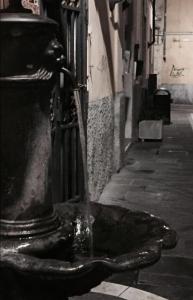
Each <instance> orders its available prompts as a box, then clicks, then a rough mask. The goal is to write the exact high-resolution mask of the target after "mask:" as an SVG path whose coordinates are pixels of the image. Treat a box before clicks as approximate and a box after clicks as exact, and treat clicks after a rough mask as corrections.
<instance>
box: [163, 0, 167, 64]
mask: <svg viewBox="0 0 193 300" xmlns="http://www.w3.org/2000/svg"><path fill="white" fill-rule="evenodd" d="M166 26H167V0H165V1H164V28H163V60H164V61H166Z"/></svg>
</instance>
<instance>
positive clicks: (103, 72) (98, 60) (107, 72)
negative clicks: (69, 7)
mask: <svg viewBox="0 0 193 300" xmlns="http://www.w3.org/2000/svg"><path fill="white" fill-rule="evenodd" d="M100 3H101V4H100ZM108 3H109V1H108V0H103V1H98V0H89V25H88V90H89V101H96V100H99V99H102V98H104V97H107V96H109V95H113V94H115V93H116V92H119V91H122V89H123V84H122V73H123V60H122V45H121V36H120V34H121V33H120V32H121V28H120V27H121V23H122V22H121V18H120V16H121V14H120V9H119V6H118V5H116V6H115V10H114V12H113V13H111V12H110V11H109V4H108Z"/></svg>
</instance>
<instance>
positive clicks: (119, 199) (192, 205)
mask: <svg viewBox="0 0 193 300" xmlns="http://www.w3.org/2000/svg"><path fill="white" fill-rule="evenodd" d="M192 112H193V111H192V110H191V111H188V110H187V109H186V110H182V111H180V109H179V108H178V109H177V110H175V111H173V112H172V125H169V126H164V138H163V141H162V142H154V141H153V142H151V141H150V142H143V143H142V142H139V143H137V144H135V145H133V146H132V147H131V148H130V149H129V151H128V152H127V156H126V159H125V163H126V165H125V167H124V168H123V169H122V170H121V171H120V173H119V174H115V175H113V177H112V179H111V181H110V183H109V184H108V185H107V187H106V188H105V190H104V192H103V194H102V196H101V198H100V202H101V203H104V204H107V205H108V204H110V205H119V206H122V207H126V208H129V209H132V210H144V211H148V212H151V213H153V214H155V215H157V216H160V217H161V218H163V219H164V220H165V221H167V222H168V223H169V224H170V225H171V226H172V227H173V228H174V229H176V231H177V233H178V236H179V242H178V245H177V246H176V248H175V249H172V250H168V251H164V252H163V257H162V259H161V260H160V261H159V262H158V263H157V264H156V265H154V266H152V267H150V268H145V269H144V270H142V271H140V272H139V276H138V281H137V283H135V282H134V281H133V286H136V287H138V288H141V289H144V290H147V291H150V292H155V293H157V294H159V295H160V296H162V297H166V298H168V299H171V300H190V299H191V300H193V264H192V262H193V127H192V123H191V121H190V114H192ZM124 281H126V279H124Z"/></svg>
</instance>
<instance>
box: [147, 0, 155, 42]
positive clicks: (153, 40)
mask: <svg viewBox="0 0 193 300" xmlns="http://www.w3.org/2000/svg"><path fill="white" fill-rule="evenodd" d="M155 5H156V0H153V39H152V41H151V42H149V43H148V47H151V46H152V45H153V44H154V43H155V14H156V11H155Z"/></svg>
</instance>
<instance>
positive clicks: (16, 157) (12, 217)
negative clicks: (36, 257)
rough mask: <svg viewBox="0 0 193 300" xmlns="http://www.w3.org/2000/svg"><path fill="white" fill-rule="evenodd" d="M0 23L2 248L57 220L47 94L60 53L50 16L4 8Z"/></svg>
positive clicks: (48, 227) (53, 226)
mask: <svg viewBox="0 0 193 300" xmlns="http://www.w3.org/2000/svg"><path fill="white" fill-rule="evenodd" d="M0 25H1V30H0V39H1V41H2V44H1V65H0V87H1V94H0V96H1V98H0V106H1V109H0V114H1V115H0V119H1V152H0V160H1V184H0V193H1V199H0V205H1V215H0V236H1V245H0V247H1V250H2V249H3V247H4V240H6V238H16V237H17V238H18V241H20V242H21V238H22V237H29V238H32V237H34V236H40V235H42V234H48V233H50V232H52V231H54V230H56V229H57V227H58V226H59V221H58V218H57V216H56V215H55V212H54V210H53V206H52V193H51V184H50V169H51V155H52V148H51V126H50V97H51V91H52V89H53V87H54V85H55V83H56V79H57V76H56V73H57V71H58V68H59V64H60V62H61V59H60V58H61V57H62V53H61V46H60V44H59V43H58V42H57V39H56V30H57V24H56V23H55V22H54V21H52V20H49V19H46V18H44V19H43V18H41V17H39V16H35V15H26V14H10V15H8V14H2V15H1V16H0ZM28 242H29V241H28ZM42 246H43V243H42ZM47 246H48V243H47Z"/></svg>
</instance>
